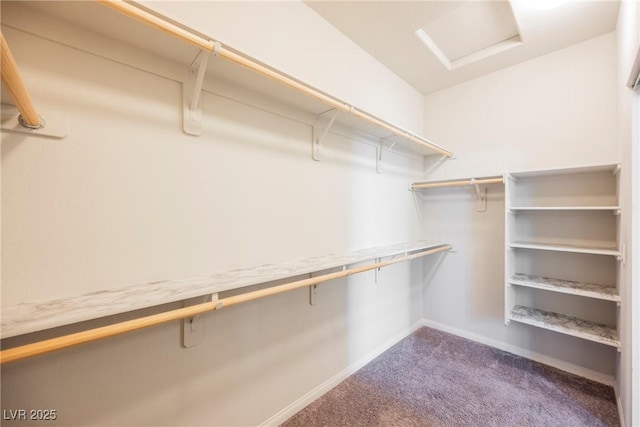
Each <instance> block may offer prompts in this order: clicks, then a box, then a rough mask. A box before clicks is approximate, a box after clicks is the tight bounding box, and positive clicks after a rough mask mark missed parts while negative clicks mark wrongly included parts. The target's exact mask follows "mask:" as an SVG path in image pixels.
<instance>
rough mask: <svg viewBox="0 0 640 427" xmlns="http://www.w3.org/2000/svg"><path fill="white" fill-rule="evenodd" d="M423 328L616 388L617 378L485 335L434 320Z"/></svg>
mask: <svg viewBox="0 0 640 427" xmlns="http://www.w3.org/2000/svg"><path fill="white" fill-rule="evenodd" d="M421 325H422V326H426V327H429V328H433V329H438V330H440V331H443V332H447V333H450V334H452V335H457V336H459V337H462V338H466V339H469V340H471V341H476V342H479V343H480V344H485V345H488V346H490V347H494V348H497V349H500V350H504V351H507V352H509V353H513V354H516V355H518V356H521V357H524V358H527V359H530V360H533V361H536V362H540V363H543V364H545V365H549V366H552V367H554V368H557V369H560V370H561V371H565V372H569V373H571V374H574V375H578V376H580V377H584V378H588V379H590V380H593V381H596V382H599V383H601V384H605V385H609V386H614V384H615V378H614V377H613V376H610V375H606V374H603V373H601V372H598V371H594V370H591V369H587V368H584V367H582V366H578V365H574V364H572V363H567V362H564V361H562V360H559V359H555V358H553V357H549V356H546V355H544V354H540V353H536V352H534V351H531V350H528V349H525V348H522V347H518V346H515V345H511V344H507V343H504V342H501V341H498V340H494V339H492V338H488V337H485V336H483V335H479V334H475V333H473V332H469V331H465V330H463V329H458V328H454V327H451V326H448V325H445V324H442V323H439V322H435V321H433V320H428V319H422V321H421Z"/></svg>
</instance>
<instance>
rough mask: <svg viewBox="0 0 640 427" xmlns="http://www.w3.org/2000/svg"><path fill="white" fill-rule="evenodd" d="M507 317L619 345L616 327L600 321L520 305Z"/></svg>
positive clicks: (607, 343) (587, 338)
mask: <svg viewBox="0 0 640 427" xmlns="http://www.w3.org/2000/svg"><path fill="white" fill-rule="evenodd" d="M509 318H510V319H511V320H513V321H514V322H519V323H525V324H527V325H531V326H537V327H538V328H543V329H548V330H550V331H555V332H560V333H562V334H567V335H571V336H574V337H578V338H583V339H586V340H589V341H595V342H598V343H601V344H605V345H610V346H612V347H617V348H619V347H620V340H619V338H618V332H617V331H616V329H615V328H613V327H611V326H607V325H603V324H600V323H595V322H589V321H586V320H581V319H578V318H576V317H571V316H566V315H564V314H558V313H553V312H550V311H544V310H538V309H536V308H531V307H525V306H522V305H516V306H515V307H514V308H513V310H512V311H511V314H510V315H509Z"/></svg>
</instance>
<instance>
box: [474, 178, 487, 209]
mask: <svg viewBox="0 0 640 427" xmlns="http://www.w3.org/2000/svg"><path fill="white" fill-rule="evenodd" d="M475 181H476V179H475V178H471V185H473V186H474V188H475V190H476V212H486V211H487V189H486V188H483V189H482V190H480V186H479V185H478V184H477V183H476V182H475Z"/></svg>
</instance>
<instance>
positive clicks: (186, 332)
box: [182, 293, 218, 348]
mask: <svg viewBox="0 0 640 427" xmlns="http://www.w3.org/2000/svg"><path fill="white" fill-rule="evenodd" d="M209 301H213V302H215V301H218V294H217V293H215V294H211V295H204V296H201V297H195V298H190V299H187V300H185V301H184V306H185V307H190V306H192V305H197V304H204V303H205V302H209ZM203 338H204V322H203V321H202V315H201V314H198V315H196V316H193V317H189V318H187V319H182V346H183V347H185V348H189V347H194V346H196V345H198V344H200V343H201V342H202V339H203Z"/></svg>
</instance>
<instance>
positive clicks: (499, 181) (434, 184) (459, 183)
mask: <svg viewBox="0 0 640 427" xmlns="http://www.w3.org/2000/svg"><path fill="white" fill-rule="evenodd" d="M502 183H504V179H503V178H502V176H495V177H493V176H492V177H487V178H478V179H476V178H465V179H459V180H456V181H434V182H418V183H415V184H412V185H411V188H412V189H414V190H417V189H419V188H438V187H462V186H465V185H480V184H502Z"/></svg>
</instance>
